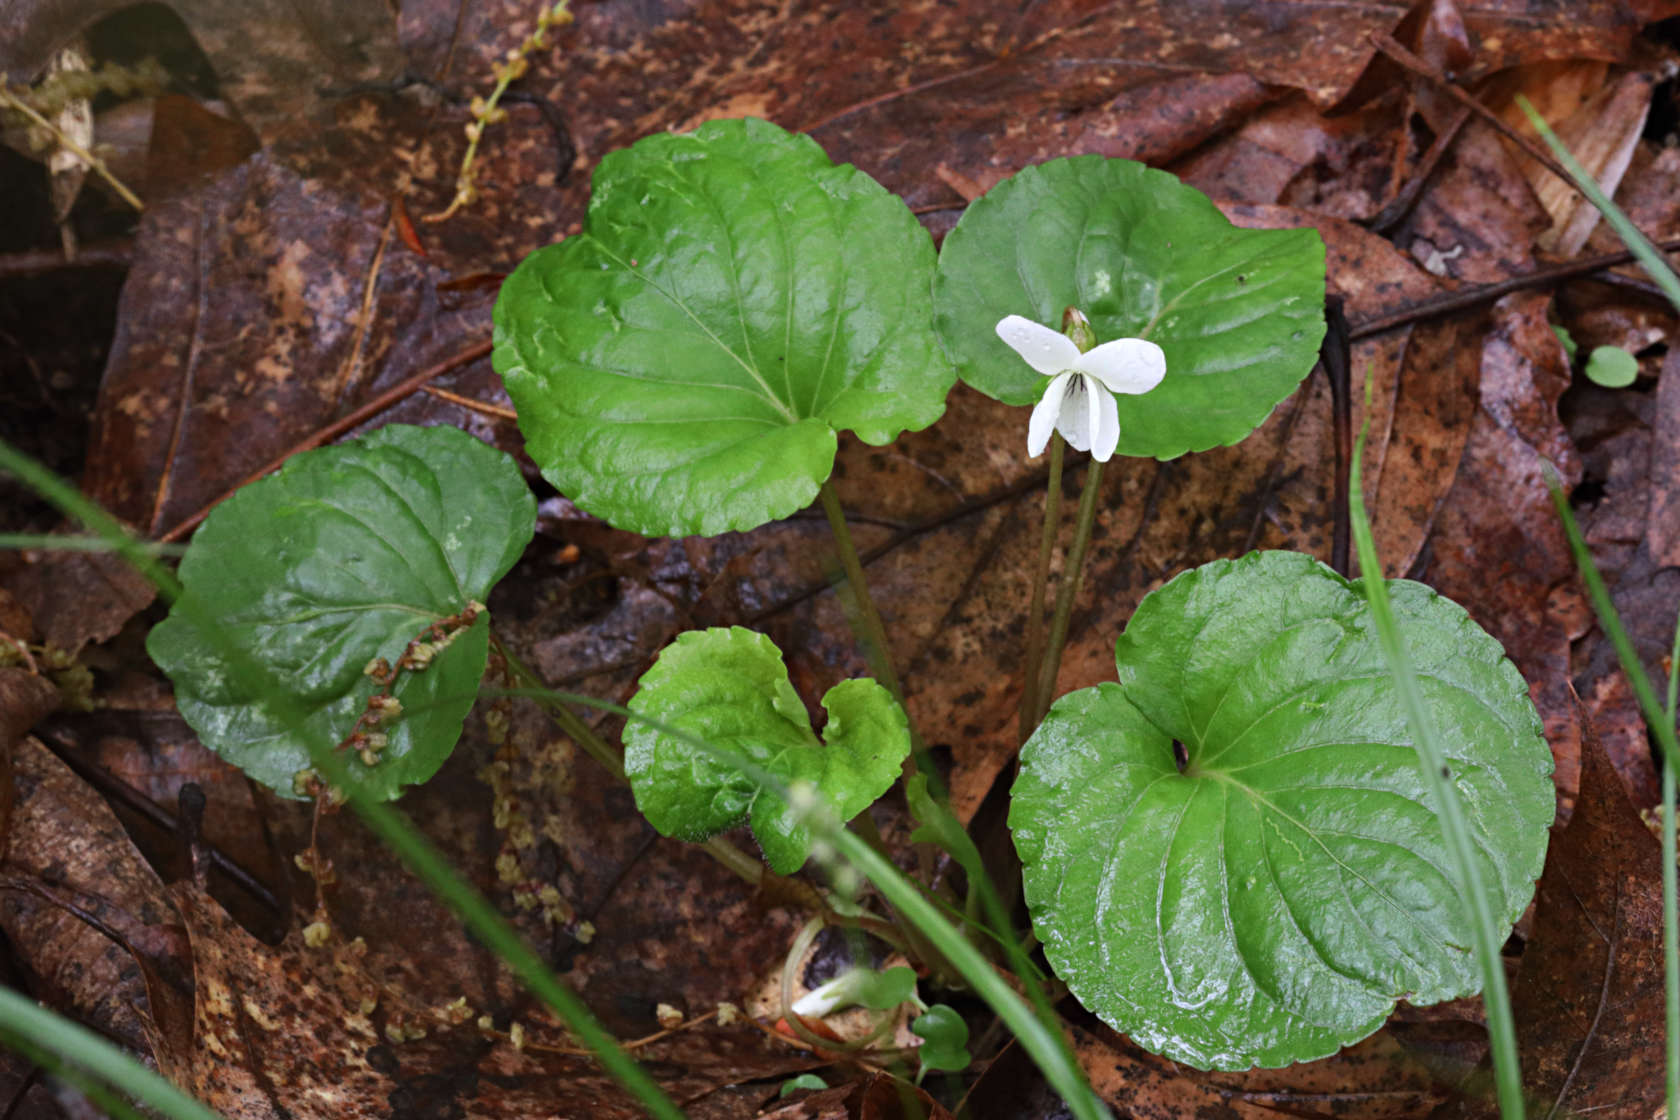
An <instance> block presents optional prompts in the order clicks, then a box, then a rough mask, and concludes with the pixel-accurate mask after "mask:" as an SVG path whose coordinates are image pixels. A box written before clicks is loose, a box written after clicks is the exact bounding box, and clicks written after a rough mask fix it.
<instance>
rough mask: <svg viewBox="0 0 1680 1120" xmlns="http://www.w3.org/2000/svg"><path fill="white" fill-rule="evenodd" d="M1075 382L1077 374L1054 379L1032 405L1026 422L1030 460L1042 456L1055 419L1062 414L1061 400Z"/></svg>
mask: <svg viewBox="0 0 1680 1120" xmlns="http://www.w3.org/2000/svg"><path fill="white" fill-rule="evenodd" d="M1077 380H1079V375H1078V374H1077V373H1069V374H1065V375H1063V376H1061V377H1058V378H1056V380H1054V381H1052V382H1050V386H1049V387H1048V388H1047V389H1045V390H1044V396H1042V397H1040V398H1039V400H1038V403H1037V404H1035V405H1033V410H1032V419H1031V420H1028V421H1027V455H1028V456H1029V457H1030V458H1033V459H1036V458H1038V457H1039V456H1040V455H1042V454H1044V448H1045V446H1046V445H1047V444H1048V443H1049V442H1050V433H1051V432H1053V431H1055V430H1056V418H1057V417H1058V416H1060V415H1061V414H1062V398H1063V397H1065V396H1067V395H1068V390H1069V389H1070V388H1072V386H1073V383H1074V382H1075V381H1077Z"/></svg>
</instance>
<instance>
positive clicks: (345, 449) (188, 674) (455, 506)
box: [146, 424, 536, 798]
mask: <svg viewBox="0 0 1680 1120" xmlns="http://www.w3.org/2000/svg"><path fill="white" fill-rule="evenodd" d="M535 524H536V502H535V501H534V499H533V498H532V497H531V492H530V490H529V489H527V487H526V486H525V482H524V479H522V478H521V477H520V474H519V468H518V467H516V466H514V464H513V461H512V460H511V459H509V458H508V457H507V456H506V455H504V454H503V453H501V452H500V451H497V450H496V449H495V448H492V447H488V446H486V445H485V444H484V443H482V442H480V441H479V440H476V439H474V438H473V437H472V436H469V435H467V434H466V433H464V432H460V431H457V430H455V429H453V428H416V427H411V426H408V425H398V424H393V425H391V426H390V427H387V428H382V429H380V430H379V431H377V432H374V433H373V434H372V435H370V436H368V437H366V438H365V439H360V440H355V441H353V442H350V443H345V444H341V445H339V446H336V447H325V448H321V449H320V450H318V451H309V452H305V453H304V454H302V455H298V456H297V457H295V458H294V459H292V460H291V461H290V462H288V463H287V464H286V465H285V466H284V467H283V468H281V470H280V472H279V473H278V474H275V475H273V476H271V477H269V478H265V479H263V480H261V481H260V482H254V483H252V484H251V485H250V486H247V487H245V488H244V489H243V490H240V491H239V492H238V493H237V494H235V495H233V497H231V498H229V499H228V500H227V501H225V502H223V503H222V504H221V505H219V506H217V507H216V508H215V509H214V510H212V511H211V513H210V516H209V517H208V518H206V519H205V522H204V525H203V527H201V528H200V529H199V530H198V532H197V534H196V535H195V536H194V537H193V541H192V546H191V547H190V548H189V549H188V550H187V555H186V557H185V558H184V559H182V561H181V572H180V576H181V584H182V587H183V589H184V590H183V595H184V597H186V598H189V599H192V600H194V601H195V602H196V603H197V605H198V608H199V609H200V610H201V611H202V612H203V613H204V614H205V615H207V616H209V617H213V618H215V619H217V620H218V621H219V622H220V623H221V625H222V626H223V628H224V629H225V630H226V631H227V633H228V635H229V636H230V637H231V638H232V639H233V640H234V641H236V642H238V643H239V645H240V646H242V647H243V648H244V649H245V650H246V651H247V652H248V653H249V654H250V655H251V656H253V657H254V658H256V660H257V661H258V662H259V663H260V664H261V665H263V666H264V667H265V668H266V669H268V670H269V672H270V674H271V675H272V676H273V677H274V678H275V679H276V680H278V681H282V682H284V683H285V685H286V686H287V687H288V688H290V689H291V692H292V696H293V697H294V698H295V699H297V700H299V701H301V702H303V703H304V704H305V705H307V706H308V707H309V708H310V709H311V715H310V717H309V719H308V721H307V724H306V726H307V728H308V731H309V733H311V734H314V735H318V736H324V737H327V738H330V739H332V740H334V741H336V742H342V741H343V740H344V739H345V737H346V736H348V735H349V734H350V733H351V731H352V730H353V729H355V726H356V723H357V719H358V717H360V716H361V715H362V714H363V713H364V712H365V711H366V710H367V705H368V699H369V697H371V696H372V695H373V694H374V693H375V691H377V690H378V687H379V686H378V685H377V684H376V683H375V682H374V680H373V679H371V678H370V677H369V676H368V675H367V674H366V673H365V672H364V670H365V669H366V668H367V667H368V664H369V662H370V661H372V660H373V659H374V658H378V657H383V658H385V659H386V660H387V661H388V662H391V663H393V664H395V663H396V662H397V661H398V659H399V658H401V657H402V656H403V654H404V652H405V650H406V649H407V647H408V643H409V642H411V641H414V640H416V639H419V638H423V637H425V636H426V631H427V629H428V628H429V627H431V626H432V625H434V624H438V623H442V622H443V621H444V620H446V619H449V618H450V617H452V616H457V615H459V614H460V613H461V612H463V611H465V610H466V609H467V608H469V607H471V606H473V605H474V604H481V603H483V602H484V600H485V599H486V598H487V597H488V596H489V594H490V588H491V587H493V586H494V585H495V583H496V581H497V580H499V579H500V578H501V577H502V576H503V575H504V574H506V572H507V570H508V569H509V568H511V567H512V566H513V563H514V561H516V560H517V559H518V558H519V554H520V552H522V551H523V550H524V547H525V545H526V543H527V542H528V541H529V540H530V539H531V534H532V532H533V530H534V528H535ZM489 633H490V630H489V619H488V617H487V616H486V615H485V614H484V613H483V611H482V609H480V610H479V611H478V617H477V620H476V621H474V622H473V623H472V624H471V625H468V626H465V627H461V628H458V630H457V631H455V633H454V637H453V638H452V639H451V640H449V641H448V642H447V644H444V643H435V644H437V645H439V646H440V647H441V648H440V649H439V651H438V652H437V654H436V656H435V657H434V658H433V659H432V660H431V662H430V664H429V665H427V666H426V667H425V668H424V669H418V670H409V671H404V672H401V673H399V675H398V677H397V679H396V682H395V684H394V686H393V689H392V693H391V695H393V696H394V697H395V698H396V699H397V700H398V701H399V702H400V703H401V705H402V710H403V714H402V715H401V716H400V717H398V718H397V719H395V720H394V721H387V722H386V723H384V724H383V725H381V726H380V727H379V728H378V729H377V731H378V733H381V734H384V735H386V736H387V739H388V742H387V744H386V745H385V747H384V748H383V749H382V750H381V751H380V752H379V755H378V761H377V763H376V764H375V765H373V766H371V767H370V766H366V765H364V764H363V763H362V762H361V761H360V760H359V759H357V758H355V757H353V756H352V757H350V758H348V760H347V761H348V762H349V765H350V767H351V770H352V772H353V773H355V774H356V775H357V776H358V778H359V779H360V780H361V782H362V788H363V789H364V790H366V791H367V792H368V793H369V794H371V795H373V796H377V797H383V798H390V797H395V796H396V795H397V794H398V793H399V792H401V790H402V788H403V787H404V786H406V785H412V784H414V783H416V782H422V781H425V780H426V779H427V778H429V777H431V776H432V774H434V773H436V771H437V768H438V767H439V766H441V765H443V761H444V760H445V759H446V758H448V757H449V752H450V751H452V750H453V749H454V748H455V742H456V740H457V739H459V738H460V735H461V721H462V720H464V719H465V718H466V714H467V711H468V710H469V709H470V708H471V707H472V703H473V698H474V696H475V695H476V694H477V691H478V684H479V680H480V678H481V677H482V676H483V675H484V665H485V660H486V657H487V655H488V648H489V646H488V643H489ZM146 649H147V651H148V652H149V653H150V654H151V655H152V659H153V660H154V661H156V662H157V663H158V665H159V666H160V667H161V668H162V669H163V671H164V672H165V673H167V674H169V677H170V679H171V680H172V681H174V683H175V700H176V704H177V706H178V707H179V708H180V710H181V715H182V716H184V717H185V718H186V721H187V722H188V723H189V724H191V725H192V728H193V730H195V731H197V732H198V734H199V737H200V738H201V739H202V740H203V741H204V745H205V746H207V747H209V748H210V749H211V750H213V751H215V752H216V753H217V754H219V755H221V756H222V757H223V758H225V759H227V761H229V762H231V763H233V764H234V765H235V766H238V767H239V768H240V769H242V770H244V771H245V772H246V773H247V774H249V775H250V776H251V777H253V778H255V779H256V780H257V781H259V782H262V783H263V784H264V785H267V786H269V787H271V788H273V789H274V790H276V791H277V792H279V793H280V794H281V795H283V796H286V797H295V796H298V791H296V790H294V788H293V777H294V776H295V775H297V774H298V773H299V772H300V771H302V770H305V769H306V768H307V767H308V766H309V750H308V747H307V746H306V745H305V740H304V739H302V738H299V737H295V736H292V735H289V734H287V732H286V731H285V730H284V728H283V727H282V725H281V724H280V723H279V722H278V721H276V720H275V719H274V718H272V717H271V716H270V715H269V713H268V711H267V709H266V708H265V707H264V705H263V703H262V701H261V699H260V698H258V697H252V696H248V695H245V694H244V693H243V692H241V691H240V690H239V689H238V687H237V686H236V685H235V684H234V683H233V680H232V676H231V675H230V674H229V673H228V672H227V669H226V666H225V665H224V664H223V663H222V660H221V658H220V657H219V656H218V655H217V654H216V652H215V647H214V646H213V645H211V644H210V643H208V642H206V641H205V640H204V638H203V636H202V635H201V634H200V633H199V632H198V630H197V629H196V628H195V627H194V626H193V625H192V623H190V622H189V621H188V620H187V615H186V613H184V612H182V611H181V610H179V609H176V610H173V611H171V612H170V614H169V617H168V618H166V619H164V620H163V621H162V622H161V623H159V624H158V625H157V626H155V627H154V628H153V629H152V632H151V634H150V636H149V637H148V638H147V639H146Z"/></svg>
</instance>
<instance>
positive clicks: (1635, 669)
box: [1517, 94, 1680, 1116]
mask: <svg viewBox="0 0 1680 1120" xmlns="http://www.w3.org/2000/svg"><path fill="white" fill-rule="evenodd" d="M1517 105H1518V106H1519V107H1521V109H1522V111H1523V112H1524V113H1526V114H1527V115H1528V120H1529V123H1530V124H1532V125H1533V126H1534V127H1535V129H1536V130H1537V131H1538V132H1539V133H1540V138H1541V139H1542V140H1544V141H1545V142H1546V144H1547V146H1548V147H1550V148H1551V149H1552V154H1553V155H1555V156H1557V158H1558V162H1559V163H1561V164H1563V168H1564V170H1565V171H1568V172H1569V176H1570V178H1571V179H1573V180H1574V181H1575V187H1576V189H1578V190H1579V191H1580V192H1581V193H1582V194H1584V195H1585V196H1586V197H1587V201H1589V202H1591V203H1592V204H1593V205H1594V206H1595V207H1597V208H1598V212H1599V213H1600V214H1603V215H1604V219H1605V221H1607V222H1609V223H1610V228H1611V229H1613V230H1615V231H1616V236H1618V237H1620V238H1621V239H1622V244H1624V245H1626V246H1627V247H1628V250H1629V251H1630V252H1632V253H1633V255H1634V257H1635V258H1636V259H1637V260H1638V261H1639V263H1640V265H1642V266H1643V267H1644V269H1645V271H1646V273H1647V274H1648V275H1649V276H1650V277H1651V279H1652V280H1654V281H1656V283H1657V286H1658V287H1659V288H1661V289H1662V290H1663V294H1664V295H1666V296H1667V297H1668V302H1670V303H1672V304H1673V305H1674V308H1675V310H1676V311H1680V277H1676V275H1675V272H1674V266H1673V265H1671V264H1669V262H1668V258H1667V257H1665V256H1664V255H1663V254H1662V251H1661V250H1659V249H1658V248H1657V247H1656V246H1655V245H1653V244H1651V241H1650V239H1649V238H1647V237H1646V236H1645V235H1644V234H1643V233H1641V232H1639V228H1638V227H1637V226H1635V225H1634V224H1633V222H1632V221H1631V220H1630V219H1629V218H1628V216H1627V215H1626V214H1624V213H1623V212H1622V208H1621V207H1619V206H1617V205H1616V204H1615V202H1614V201H1612V200H1611V198H1610V196H1608V195H1606V194H1605V193H1604V191H1603V190H1601V189H1600V188H1599V185H1598V183H1597V182H1596V181H1595V180H1594V179H1593V177H1592V176H1590V175H1588V174H1587V171H1586V168H1584V167H1582V166H1581V165H1580V163H1579V162H1577V161H1576V159H1575V156H1574V155H1573V154H1572V153H1571V152H1570V151H1569V149H1568V148H1567V147H1565V146H1564V144H1563V141H1562V140H1559V139H1558V137H1557V133H1555V132H1553V131H1552V130H1551V128H1550V127H1549V126H1548V125H1547V124H1546V121H1545V119H1544V118H1542V117H1541V116H1540V114H1539V113H1537V112H1536V111H1535V109H1534V106H1533V105H1531V104H1529V101H1528V99H1527V98H1526V97H1523V96H1522V95H1521V94H1518V95H1517ZM1546 485H1547V487H1548V488H1549V489H1550V490H1551V492H1552V503H1553V504H1554V505H1556V506H1557V509H1558V516H1559V517H1561V518H1562V519H1563V523H1564V529H1565V531H1566V532H1568V534H1569V547H1570V549H1571V550H1572V551H1573V552H1574V554H1575V562H1576V564H1577V565H1578V566H1579V567H1580V569H1581V578H1582V580H1583V581H1585V582H1586V584H1587V588H1588V592H1589V593H1590V594H1591V596H1592V600H1593V609H1594V610H1596V611H1597V612H1598V619H1599V625H1601V626H1603V627H1604V630H1605V633H1607V634H1609V635H1610V639H1611V641H1612V643H1614V644H1615V646H1616V656H1617V658H1619V659H1620V661H1621V663H1622V672H1624V673H1625V674H1627V677H1628V680H1629V681H1631V682H1634V691H1635V692H1636V693H1638V694H1639V707H1640V710H1641V711H1642V712H1643V713H1644V715H1645V722H1646V723H1647V724H1648V725H1649V726H1650V727H1651V728H1652V731H1653V733H1654V734H1655V735H1656V736H1657V740H1658V742H1659V743H1660V744H1661V746H1662V749H1663V759H1664V763H1665V764H1664V766H1663V778H1662V781H1663V794H1662V797H1663V802H1662V803H1663V833H1662V843H1663V974H1664V981H1663V988H1664V994H1665V1000H1664V1002H1665V1008H1664V1018H1665V1020H1666V1023H1667V1039H1666V1045H1665V1047H1664V1051H1665V1056H1666V1063H1665V1064H1666V1066H1667V1071H1666V1073H1667V1076H1666V1079H1665V1081H1666V1087H1667V1097H1668V1115H1670V1116H1680V913H1677V904H1676V894H1677V891H1676V871H1675V857H1676V844H1675V823H1674V804H1675V789H1674V786H1675V775H1674V771H1675V763H1676V758H1675V746H1674V715H1675V689H1676V683H1677V678H1676V675H1675V674H1676V671H1677V669H1680V619H1677V620H1676V622H1675V631H1674V648H1673V652H1672V654H1671V655H1670V657H1669V676H1668V706H1667V709H1666V711H1659V710H1658V709H1657V708H1656V696H1655V695H1654V694H1652V691H1651V683H1650V681H1648V680H1646V679H1645V670H1644V668H1643V667H1642V666H1641V665H1640V664H1639V661H1638V659H1637V658H1636V657H1635V656H1634V654H1633V646H1632V644H1631V643H1629V642H1628V640H1627V634H1626V633H1625V632H1624V631H1623V629H1622V623H1621V619H1620V618H1619V617H1618V616H1617V614H1616V609H1615V607H1614V606H1613V605H1612V604H1611V602H1610V596H1609V594H1608V593H1607V592H1606V591H1605V590H1604V581H1603V580H1602V579H1600V578H1599V575H1598V569H1597V568H1596V567H1595V566H1594V565H1593V562H1592V554H1591V553H1589V552H1588V551H1587V547H1586V544H1585V543H1584V542H1583V541H1582V540H1581V530H1580V526H1578V525H1576V524H1575V518H1574V515H1573V513H1572V512H1571V511H1570V509H1569V502H1568V500H1567V499H1566V498H1565V497H1564V496H1563V491H1562V487H1561V486H1560V485H1559V483H1558V479H1557V475H1556V472H1554V471H1552V470H1550V468H1549V466H1548V469H1547V474H1546ZM1641 682H1643V684H1644V692H1642V693H1641V692H1640V691H1639V687H1640V683H1641Z"/></svg>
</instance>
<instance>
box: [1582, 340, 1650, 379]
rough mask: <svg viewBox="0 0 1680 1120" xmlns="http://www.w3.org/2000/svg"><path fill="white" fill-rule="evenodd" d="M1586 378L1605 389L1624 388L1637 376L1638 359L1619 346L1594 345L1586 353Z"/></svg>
mask: <svg viewBox="0 0 1680 1120" xmlns="http://www.w3.org/2000/svg"><path fill="white" fill-rule="evenodd" d="M1585 372H1586V375H1587V380H1588V381H1591V382H1592V383H1593V384H1595V385H1602V386H1604V387H1605V388H1606V389H1626V388H1627V387H1628V386H1629V385H1632V384H1633V383H1634V381H1635V380H1636V379H1638V377H1639V359H1638V358H1635V357H1634V356H1633V355H1632V354H1629V353H1628V352H1627V351H1626V350H1623V349H1622V348H1621V347H1620V346H1595V347H1594V348H1593V352H1592V353H1591V354H1589V355H1587V368H1586V370H1585Z"/></svg>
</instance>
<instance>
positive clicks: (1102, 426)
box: [1085, 378, 1120, 463]
mask: <svg viewBox="0 0 1680 1120" xmlns="http://www.w3.org/2000/svg"><path fill="white" fill-rule="evenodd" d="M1085 384H1086V385H1088V386H1090V389H1091V399H1092V400H1093V401H1095V402H1096V410H1097V413H1098V415H1097V419H1096V422H1095V424H1094V425H1093V427H1092V428H1091V458H1093V459H1095V460H1096V461H1097V462H1099V463H1106V462H1108V460H1109V459H1110V458H1111V457H1112V456H1113V455H1114V448H1115V446H1116V445H1117V444H1118V443H1119V442H1120V410H1119V409H1118V408H1116V407H1115V404H1114V394H1113V393H1110V392H1109V391H1108V390H1107V389H1105V388H1103V387H1102V385H1100V384H1098V383H1097V382H1096V380H1095V379H1094V378H1091V379H1087V380H1086V382H1085Z"/></svg>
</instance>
